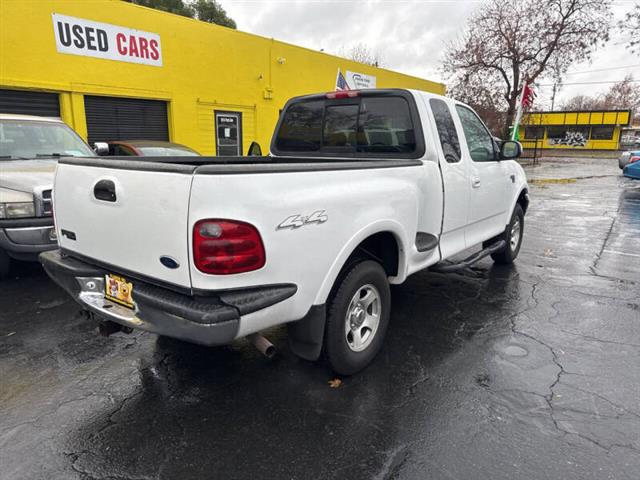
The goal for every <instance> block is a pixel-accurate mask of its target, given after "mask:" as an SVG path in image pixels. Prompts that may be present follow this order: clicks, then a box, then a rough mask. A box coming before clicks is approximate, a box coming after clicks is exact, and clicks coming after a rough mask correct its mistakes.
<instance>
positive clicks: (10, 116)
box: [0, 113, 62, 123]
mask: <svg viewBox="0 0 640 480" xmlns="http://www.w3.org/2000/svg"><path fill="white" fill-rule="evenodd" d="M0 120H27V121H33V122H53V123H62V120H60V119H59V118H56V117H38V116H36V115H19V114H17V113H0Z"/></svg>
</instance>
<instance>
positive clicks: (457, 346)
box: [0, 161, 640, 479]
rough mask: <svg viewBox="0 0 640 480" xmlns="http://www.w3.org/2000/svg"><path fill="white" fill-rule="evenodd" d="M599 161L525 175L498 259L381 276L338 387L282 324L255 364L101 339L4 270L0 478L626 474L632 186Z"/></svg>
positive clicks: (235, 351) (634, 472)
mask: <svg viewBox="0 0 640 480" xmlns="http://www.w3.org/2000/svg"><path fill="white" fill-rule="evenodd" d="M609 162H611V161H609ZM553 168H554V170H553V171H554V172H564V174H565V175H566V176H567V177H570V176H571V174H572V170H571V169H572V168H575V166H572V165H571V164H566V163H565V164H562V165H560V166H555V165H554V167H553ZM591 168H594V167H593V166H591ZM616 170H617V169H614V168H613V167H611V165H608V164H607V169H605V173H606V174H610V175H609V176H598V177H595V178H586V179H578V180H576V181H575V182H574V183H557V184H538V185H535V186H533V187H532V191H531V196H532V205H531V209H530V212H529V214H528V215H527V225H526V234H525V241H524V245H523V250H522V253H521V256H520V258H519V260H518V262H517V264H516V265H515V266H514V267H512V268H504V267H497V266H494V265H493V264H492V263H491V262H490V261H488V260H485V261H482V262H481V263H480V264H478V266H477V267H476V268H473V269H469V270H467V271H465V272H463V273H462V274H459V275H441V274H435V273H420V274H417V275H414V276H413V277H411V278H410V279H409V281H408V282H407V283H406V284H404V285H402V286H398V287H394V289H393V303H394V310H393V314H392V323H391V328H390V330H389V335H388V338H387V342H386V345H385V347H384V349H383V351H382V353H381V355H380V356H379V358H378V359H377V360H376V362H375V363H374V364H373V365H372V366H371V367H370V368H369V369H367V370H366V371H365V372H363V373H362V374H360V375H357V376H355V377H352V378H343V379H342V380H343V382H342V384H341V385H340V386H339V387H338V388H331V387H330V386H329V385H328V381H329V380H331V379H332V378H333V377H332V374H331V372H330V371H329V370H328V369H327V368H326V367H325V366H323V365H322V364H312V363H308V362H305V361H302V360H299V359H297V358H296V357H294V356H293V355H292V354H291V353H290V352H289V351H288V348H287V345H286V332H285V330H284V329H283V328H277V329H274V330H272V331H271V332H269V336H270V338H271V339H272V341H273V342H274V343H275V344H276V345H277V346H278V347H279V350H280V354H279V355H278V357H277V358H276V359H275V360H273V361H267V360H265V359H264V358H262V357H261V356H260V355H259V354H258V353H257V352H255V351H254V350H253V349H252V347H250V346H249V345H248V344H247V343H245V342H238V343H237V344H234V345H232V346H230V347H225V348H217V349H208V348H203V347H199V346H196V345H190V344H186V343H182V342H178V341H175V340H172V339H167V338H157V337H155V336H154V335H150V334H145V333H134V334H132V335H128V336H126V335H121V334H118V335H115V336H112V337H109V338H103V337H99V336H98V335H96V334H95V324H92V323H89V322H87V321H86V320H83V319H82V318H80V317H79V316H78V315H77V308H76V306H75V304H74V303H72V302H71V301H69V300H67V298H66V296H65V295H64V294H63V293H62V292H61V291H60V290H59V289H57V288H56V287H54V286H53V285H52V284H51V282H49V281H48V280H47V278H46V276H45V275H44V274H43V273H42V272H41V271H40V269H39V268H38V267H37V266H33V265H32V266H22V267H20V268H18V269H16V270H15V278H13V279H12V280H10V281H8V282H4V283H3V284H2V285H1V287H2V288H0V379H1V386H2V388H0V465H2V467H1V470H0V471H1V472H2V475H1V476H2V478H11V479H52V478H64V479H68V478H78V479H108V478H113V479H124V478H127V479H134V478H136V479H146V478H163V479H164V478H166V479H173V478H181V479H188V478H264V477H267V476H269V477H271V478H287V479H314V478H317V479H326V478H336V479H342V478H379V479H382V478H408V479H413V478H415V479H423V478H460V479H466V478H491V479H501V478H504V479H512V478H563V479H572V478H575V479H589V478H594V479H596V478H597V479H600V478H616V479H625V478H629V479H637V478H638V472H640V402H638V398H639V397H640V395H639V394H640V386H639V385H640V371H639V369H638V365H640V299H639V296H638V281H639V280H640V235H639V233H640V232H639V230H640V182H633V181H631V180H628V179H623V178H621V177H619V176H618V172H617V171H616ZM533 174H534V175H535V174H536V172H535V171H534V172H533ZM574 176H577V175H574Z"/></svg>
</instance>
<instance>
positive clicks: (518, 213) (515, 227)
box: [491, 204, 524, 265]
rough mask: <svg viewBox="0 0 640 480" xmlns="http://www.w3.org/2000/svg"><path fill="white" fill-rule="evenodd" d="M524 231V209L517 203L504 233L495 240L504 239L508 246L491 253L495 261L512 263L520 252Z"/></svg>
mask: <svg viewBox="0 0 640 480" xmlns="http://www.w3.org/2000/svg"><path fill="white" fill-rule="evenodd" d="M523 233H524V211H523V210H522V207H521V206H520V204H516V208H514V209H513V215H512V216H511V221H510V222H509V225H507V228H505V230H504V233H503V234H502V235H500V236H499V237H497V238H496V239H495V240H504V241H505V242H506V243H507V246H506V247H505V248H504V250H502V251H500V252H496V253H492V254H491V258H493V261H494V262H496V263H500V264H505V265H506V264H510V263H513V261H514V260H515V259H516V257H517V256H518V253H520V246H521V245H522V235H523Z"/></svg>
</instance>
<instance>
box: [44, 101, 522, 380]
mask: <svg viewBox="0 0 640 480" xmlns="http://www.w3.org/2000/svg"><path fill="white" fill-rule="evenodd" d="M371 131H373V132H375V134H374V135H371ZM385 131H386V132H387V133H386V134H385V133H384V132H385ZM372 138H374V139H375V140H374V141H371V139H372ZM520 152H521V147H520V144H519V143H517V142H513V141H503V142H501V143H500V148H499V149H496V147H495V144H494V140H493V138H492V137H491V134H490V133H489V131H488V130H487V128H486V127H485V125H484V123H483V122H482V120H480V118H479V117H478V116H477V115H476V113H475V112H474V111H473V110H472V109H471V108H469V107H468V106H466V105H464V104H462V103H459V102H456V101H454V100H452V99H449V98H446V97H442V96H439V95H434V94H430V93H426V92H421V91H415V90H396V89H389V90H365V91H346V92H331V93H327V94H318V95H310V96H303V97H297V98H294V99H292V100H289V102H287V104H286V106H285V108H284V111H283V113H282V115H281V116H280V119H279V121H278V124H277V126H276V131H275V135H274V137H273V139H272V143H271V154H272V156H268V157H244V158H232V159H229V160H227V161H225V162H220V161H219V160H216V159H215V158H211V159H209V161H207V159H205V158H200V159H198V161H197V162H196V161H190V160H188V159H185V158H178V157H174V158H172V159H171V161H169V162H166V161H164V162H158V161H154V160H152V159H150V160H148V161H145V160H144V159H140V160H137V161H132V162H130V163H126V160H125V161H121V162H118V165H117V166H114V165H113V162H110V161H109V160H108V159H81V158H78V159H73V158H65V159H63V160H61V161H60V164H59V166H58V171H57V174H56V183H55V189H54V192H55V195H54V197H55V198H54V200H55V205H56V228H57V229H58V235H59V238H60V246H61V249H60V250H57V251H53V252H46V253H43V254H42V255H41V261H42V263H43V265H44V267H45V269H46V271H47V272H48V274H49V275H50V276H51V277H52V278H53V279H54V280H55V281H56V282H58V283H59V284H60V285H61V286H62V287H64V288H65V289H66V290H67V292H68V293H69V294H70V295H71V296H73V298H74V299H76V300H77V301H78V302H79V303H80V305H81V306H82V307H83V308H84V309H86V310H87V311H89V312H91V313H92V314H95V315H97V316H98V317H99V318H101V319H103V320H108V321H109V322H104V323H102V326H103V330H104V331H106V332H112V331H114V330H117V329H119V328H121V327H124V328H125V329H127V330H128V329H131V328H139V329H143V330H148V331H150V332H156V333H159V334H161V335H167V336H171V337H176V338H180V339H183V340H188V341H191V342H195V343H200V344H205V345H221V344H227V343H230V342H231V341H233V340H234V339H237V338H242V337H249V339H250V340H251V341H252V342H254V344H256V346H258V347H260V348H261V349H262V350H263V351H266V352H267V353H268V352H269V351H270V350H269V348H271V347H269V345H270V344H269V343H268V341H266V339H264V337H262V336H261V335H260V333H259V332H261V331H262V330H264V329H266V328H268V327H271V326H274V325H278V324H285V323H286V324H288V333H289V335H288V337H289V342H290V345H291V348H292V351H293V352H295V353H296V354H297V355H299V356H301V357H303V358H306V359H309V360H316V359H318V358H319V356H320V353H321V350H323V349H324V351H325V353H326V358H327V359H328V361H329V364H330V365H331V367H332V368H333V369H334V370H335V371H336V372H338V373H340V374H345V375H346V374H353V373H355V372H357V371H359V370H360V369H362V368H364V367H365V366H366V365H367V364H369V363H370V362H371V361H372V360H373V358H374V357H375V355H376V354H377V352H378V351H379V350H380V347H381V345H382V341H383V338H384V336H385V332H386V330H387V326H388V324H389V314H390V311H391V295H390V290H389V284H400V283H402V282H404V281H405V280H406V279H407V277H408V276H409V275H411V274H413V273H416V272H418V271H420V270H423V269H425V268H429V267H431V268H434V269H436V270H438V271H440V272H443V273H445V272H453V271H456V270H459V269H461V268H465V267H467V266H469V265H471V264H472V263H474V262H475V261H477V260H479V259H481V258H484V257H485V256H488V255H491V257H492V258H493V260H494V261H495V262H497V263H501V264H510V263H512V262H513V261H514V260H515V259H516V257H517V256H518V252H519V250H520V245H521V242H522V238H523V231H524V230H523V228H524V215H525V212H526V211H527V206H528V204H529V197H528V193H527V192H528V187H527V183H526V178H525V174H524V171H523V170H522V168H521V167H520V165H519V164H518V163H517V162H515V161H513V160H514V159H515V158H516V157H518V155H519V154H520ZM123 162H124V163H123ZM96 219H99V221H96ZM472 247H477V248H476V250H477V251H476V252H475V253H474V254H473V255H471V256H469V257H467V258H465V259H464V260H461V261H455V262H453V263H452V261H451V260H452V259H453V257H454V256H456V255H458V254H460V253H461V252H463V251H464V250H467V249H469V248H472ZM445 260H449V261H448V262H445ZM265 345H266V346H267V347H268V348H264V347H265Z"/></svg>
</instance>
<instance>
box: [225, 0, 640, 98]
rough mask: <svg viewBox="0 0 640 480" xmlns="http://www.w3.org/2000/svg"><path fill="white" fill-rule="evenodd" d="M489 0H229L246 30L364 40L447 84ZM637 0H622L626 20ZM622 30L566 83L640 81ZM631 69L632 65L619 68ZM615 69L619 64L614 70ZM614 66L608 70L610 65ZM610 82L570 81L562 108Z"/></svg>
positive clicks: (545, 91) (546, 92)
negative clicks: (447, 57)
mask: <svg viewBox="0 0 640 480" xmlns="http://www.w3.org/2000/svg"><path fill="white" fill-rule="evenodd" d="M482 1H483V0H457V1H456V0H449V1H446V0H386V1H384V0H382V1H378V0H361V1H358V0H339V1H337V0H298V1H295V0H293V1H292V0H222V1H220V3H221V4H222V6H223V7H224V8H225V9H226V10H227V13H229V15H230V16H231V17H232V18H233V19H234V20H235V21H236V22H237V23H238V29H239V30H243V31H246V32H250V33H255V34H257V35H263V36H265V37H273V38H275V39H277V40H282V41H284V42H288V43H293V44H296V45H301V46H304V47H307V48H311V49H314V50H320V49H324V50H325V51H326V52H327V53H335V52H337V51H338V50H339V49H340V48H341V47H345V48H347V49H348V48H349V47H350V46H353V45H355V44H358V43H363V44H365V45H367V46H368V47H369V48H370V49H371V50H372V51H375V52H378V53H379V54H380V55H381V57H382V61H383V64H384V67H385V68H389V69H391V70H396V71H399V72H403V73H407V74H410V75H415V76H418V77H422V78H427V79H429V80H437V81H441V82H443V83H445V84H446V83H447V80H446V78H442V77H441V75H440V74H439V72H438V67H439V64H440V60H441V58H442V54H443V50H444V47H445V45H446V43H447V42H448V41H449V40H452V39H455V38H456V36H457V35H458V34H459V33H460V32H461V30H462V28H463V26H464V24H465V21H466V19H467V18H468V16H469V15H470V14H471V13H472V12H473V11H474V9H476V8H477V7H478V6H480V5H481V4H482ZM634 3H637V0H615V2H614V7H613V12H614V16H615V20H616V21H617V20H619V19H621V18H622V17H623V16H624V13H625V12H626V11H628V10H630V9H631V8H632V7H633V5H634ZM622 43H623V42H622V38H621V37H620V35H619V34H616V33H615V32H614V35H613V36H612V40H611V41H610V42H609V44H608V45H607V46H606V47H604V48H602V49H601V50H599V51H598V52H597V53H596V55H595V56H594V57H593V61H592V62H591V64H588V63H586V64H580V65H575V66H574V67H573V68H572V69H571V72H572V74H571V75H567V77H566V78H565V83H567V84H568V83H574V82H581V83H582V82H601V81H615V80H620V79H623V78H624V76H625V75H626V74H627V73H632V74H634V77H635V78H636V79H640V57H638V56H633V55H632V54H631V53H629V52H628V51H627V50H626V49H625V48H624V45H623V44H622ZM617 67H628V68H617ZM614 68H615V69H614ZM605 69H606V70H605ZM608 87H609V84H600V85H594V84H591V85H589V84H587V85H566V86H564V87H563V88H562V89H561V90H560V92H559V93H558V95H557V96H556V108H557V105H558V104H561V103H562V101H563V100H564V99H566V98H569V97H571V96H573V95H576V94H579V93H586V94H597V93H600V92H602V91H605V90H607V88H608ZM540 90H541V91H540V92H539V93H540V95H539V97H538V100H539V104H538V105H539V107H544V108H548V107H549V106H550V97H551V90H552V89H551V87H541V89H540Z"/></svg>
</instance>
